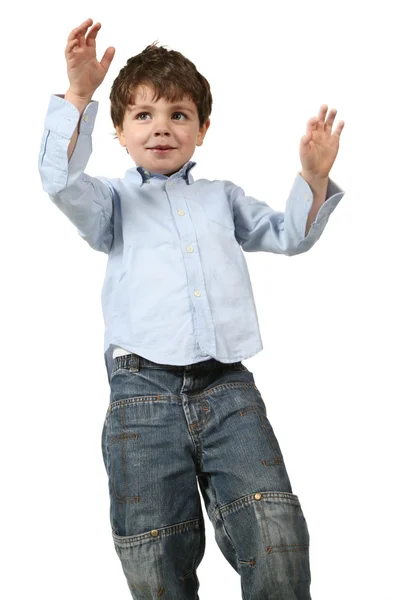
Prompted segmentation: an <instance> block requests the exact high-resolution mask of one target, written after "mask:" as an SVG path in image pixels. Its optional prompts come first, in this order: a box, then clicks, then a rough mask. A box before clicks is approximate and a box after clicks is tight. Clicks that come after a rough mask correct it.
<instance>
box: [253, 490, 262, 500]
mask: <svg viewBox="0 0 395 600" xmlns="http://www.w3.org/2000/svg"><path fill="white" fill-rule="evenodd" d="M254 498H255V500H260V499H261V498H262V494H260V493H259V492H258V493H257V494H255V496H254Z"/></svg>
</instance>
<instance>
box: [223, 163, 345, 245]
mask: <svg viewBox="0 0 395 600" xmlns="http://www.w3.org/2000/svg"><path fill="white" fill-rule="evenodd" d="M228 184H230V190H229V192H230V200H231V203H232V208H233V218H234V223H235V235H236V239H237V241H238V243H239V244H240V245H241V247H242V248H243V250H245V251H246V252H258V251H260V250H262V251H265V252H274V253H275V254H286V255H287V256H292V255H294V254H301V253H302V252H306V251H307V250H309V249H310V248H311V247H312V246H313V245H314V244H315V242H316V241H317V240H318V239H319V237H320V236H321V234H322V232H323V230H324V228H325V225H326V224H327V222H328V219H329V216H330V215H331V213H332V212H333V210H334V209H335V208H336V206H337V205H338V203H339V202H340V200H341V198H342V197H343V196H344V193H345V192H344V190H342V189H341V188H340V187H339V186H338V185H337V184H336V183H335V182H334V181H333V180H332V179H330V178H329V181H328V188H327V192H326V198H325V202H324V203H323V204H322V206H321V207H320V209H319V211H318V213H317V215H316V218H315V220H314V221H313V223H312V224H311V227H310V230H309V232H308V234H307V236H305V231H306V225H307V217H308V214H309V211H310V208H311V205H312V203H313V192H312V190H311V188H310V186H309V184H308V183H307V182H306V181H305V179H304V178H303V177H302V176H301V174H300V173H298V175H297V176H296V178H295V181H294V184H293V186H292V189H291V192H290V194H289V197H288V200H287V203H286V208H285V211H284V212H281V211H275V210H273V209H272V208H270V206H269V205H268V204H266V203H265V202H263V201H262V200H257V199H256V198H253V197H251V196H246V195H245V193H244V190H243V189H242V188H241V187H239V186H236V185H234V184H233V183H231V182H228Z"/></svg>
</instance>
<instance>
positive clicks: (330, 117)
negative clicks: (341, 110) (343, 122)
mask: <svg viewBox="0 0 395 600" xmlns="http://www.w3.org/2000/svg"><path fill="white" fill-rule="evenodd" d="M336 114H337V110H336V108H332V109H331V110H330V112H329V115H328V118H327V119H326V121H325V129H327V130H329V131H332V125H333V121H334V120H335V117H336Z"/></svg>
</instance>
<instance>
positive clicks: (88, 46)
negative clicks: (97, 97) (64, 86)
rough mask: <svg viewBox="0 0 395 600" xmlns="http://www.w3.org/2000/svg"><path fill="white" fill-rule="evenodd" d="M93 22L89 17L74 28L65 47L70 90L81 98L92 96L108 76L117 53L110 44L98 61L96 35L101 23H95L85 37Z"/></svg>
mask: <svg viewBox="0 0 395 600" xmlns="http://www.w3.org/2000/svg"><path fill="white" fill-rule="evenodd" d="M92 24H93V21H92V19H87V20H86V21H84V22H83V23H82V24H81V25H80V26H79V27H76V28H75V29H73V31H72V32H71V33H70V35H69V37H68V38H67V46H66V49H65V56H66V62H67V75H68V78H69V81H70V88H69V91H70V92H71V93H72V94H74V95H75V96H78V97H79V98H89V99H90V98H92V96H93V94H94V92H95V90H96V89H97V88H98V87H99V85H100V84H101V83H102V81H103V79H104V77H105V76H106V74H107V71H108V69H109V67H110V64H111V61H112V59H113V58H114V54H115V48H113V47H112V46H110V47H109V48H107V50H106V51H105V53H104V54H103V58H102V59H101V62H98V61H97V59H96V36H97V33H98V31H99V29H100V27H101V24H100V23H96V24H95V25H93V27H92V28H91V30H90V31H89V33H88V35H87V36H86V38H85V34H86V32H87V31H88V29H89V27H90V26H91V25H92Z"/></svg>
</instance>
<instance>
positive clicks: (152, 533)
mask: <svg viewBox="0 0 395 600" xmlns="http://www.w3.org/2000/svg"><path fill="white" fill-rule="evenodd" d="M151 535H152V537H156V536H157V535H159V532H158V530H157V529H153V530H152V531H151Z"/></svg>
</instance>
